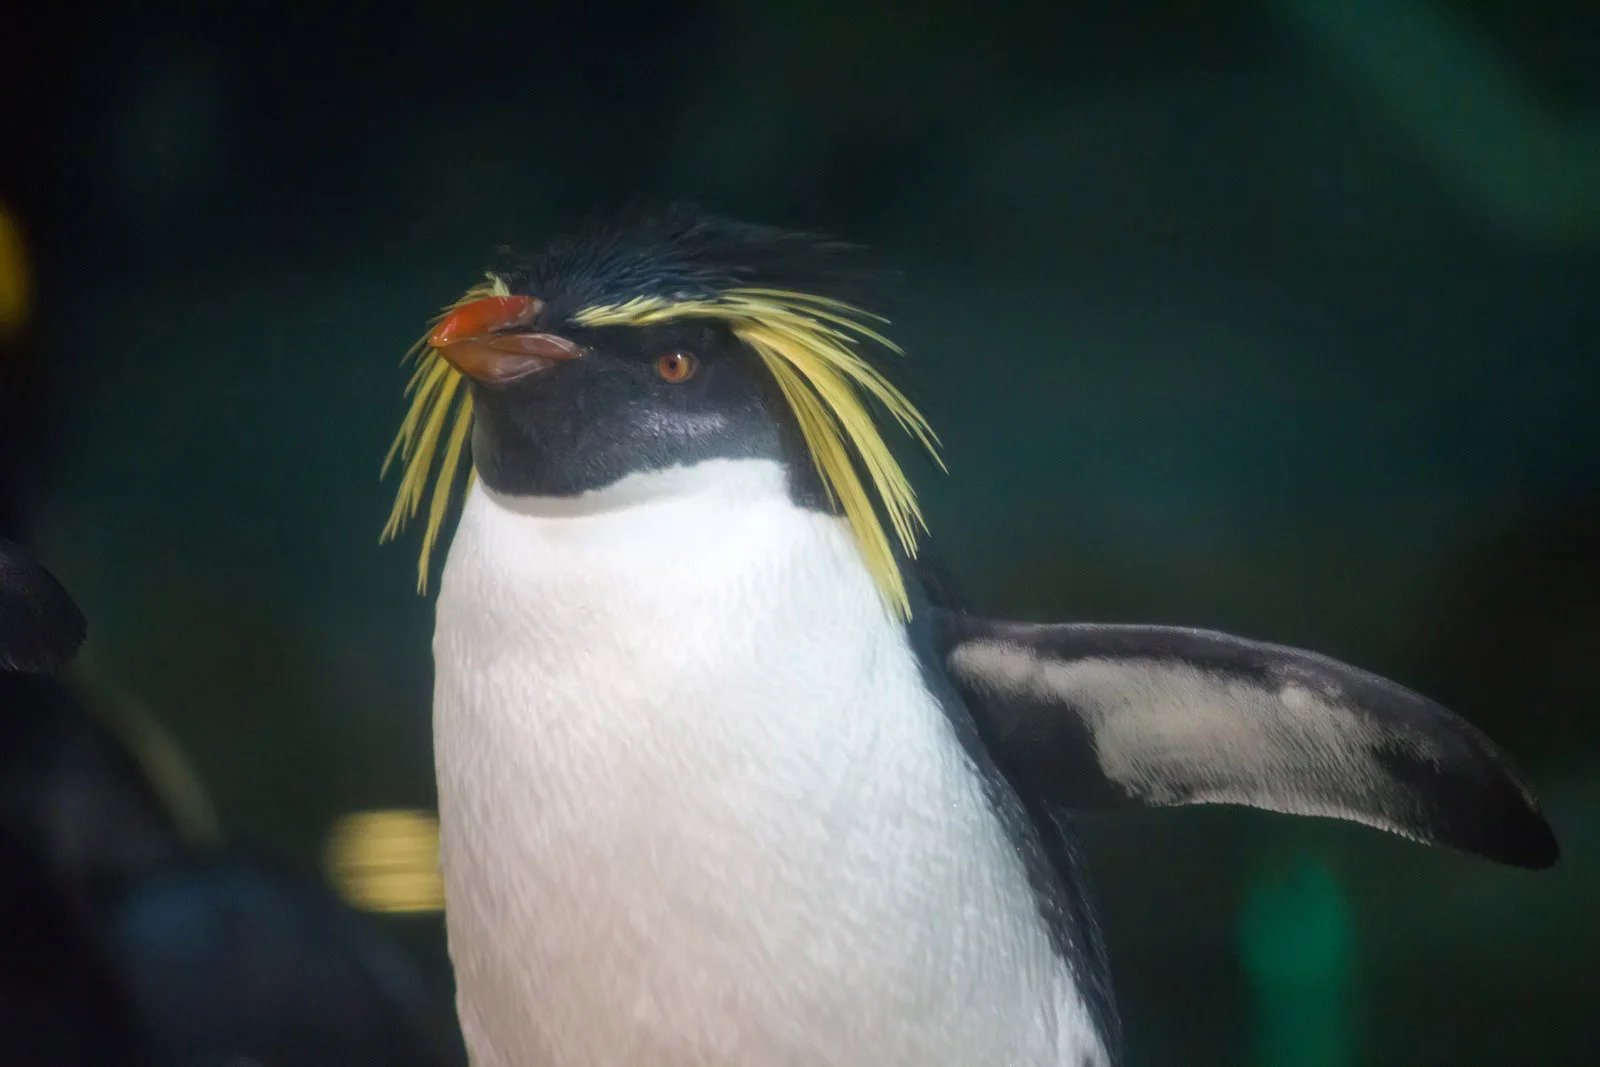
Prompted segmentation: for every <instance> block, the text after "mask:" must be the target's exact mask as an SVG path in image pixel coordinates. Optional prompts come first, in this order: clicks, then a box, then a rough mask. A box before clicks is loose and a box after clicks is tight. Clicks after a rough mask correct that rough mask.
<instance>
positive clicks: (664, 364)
mask: <svg viewBox="0 0 1600 1067" xmlns="http://www.w3.org/2000/svg"><path fill="white" fill-rule="evenodd" d="M699 367H700V361H699V360H697V359H695V358H694V354H693V353H691V352H668V353H667V354H666V355H664V356H662V357H661V358H660V359H658V360H656V373H657V374H659V375H661V377H662V378H663V379H664V380H666V381H669V382H672V383H673V384H674V385H676V384H677V383H678V382H686V381H688V380H689V379H690V378H692V377H694V372H695V371H696V370H698V369H699Z"/></svg>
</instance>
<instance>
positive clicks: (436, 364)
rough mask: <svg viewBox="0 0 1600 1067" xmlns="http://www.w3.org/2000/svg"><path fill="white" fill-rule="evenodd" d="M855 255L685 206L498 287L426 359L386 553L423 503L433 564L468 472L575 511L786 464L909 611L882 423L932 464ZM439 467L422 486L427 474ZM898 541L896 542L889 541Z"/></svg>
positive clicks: (577, 245) (562, 248)
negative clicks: (629, 492)
mask: <svg viewBox="0 0 1600 1067" xmlns="http://www.w3.org/2000/svg"><path fill="white" fill-rule="evenodd" d="M849 251H850V248H849V246H846V245H843V244H841V243H839V242H836V241H832V240H830V239H827V238H822V237H819V236H816V235H812V234H805V233H796V232H790V231H784V230H778V229H774V228H771V227H767V226H758V225H752V224H747V223H742V222H737V221H733V220H729V219H724V218H719V217H716V216H710V215H704V214H700V213H697V212H694V211H692V210H690V209H684V208H676V209H672V210H670V211H668V212H666V213H664V214H661V215H656V216H646V217H640V218H635V219H630V220H627V221H625V222H622V223H619V224H612V225H609V226H606V227H603V228H597V229H594V230H591V231H590V232H588V233H587V234H584V235H581V236H579V237H575V238H568V239H564V240H561V241H559V242H557V243H556V244H554V245H552V246H551V247H550V248H549V249H548V250H547V251H545V252H544V253H543V254H542V255H540V256H537V257H535V258H532V259H525V260H519V261H517V262H516V263H515V265H514V266H511V267H510V268H508V269H505V270H500V271H491V272H489V273H488V274H487V276H486V280H485V281H484V282H482V283H480V284H479V285H477V286H474V287H473V288H472V289H469V290H468V291H467V292H466V293H465V294H464V295H463V296H462V297H461V298H460V299H459V300H457V301H455V302H454V303H453V304H452V305H450V306H449V307H447V308H446V309H445V312H444V314H443V315H441V316H440V317H439V318H438V319H436V320H435V322H434V324H433V328H432V330H431V331H430V332H429V334H428V335H427V336H426V337H425V338H424V339H423V340H422V342H420V343H419V346H418V349H417V351H418V352H419V353H420V358H419V362H418V366H417V368H416V371H415V374H414V376H413V378H412V383H411V386H410V392H411V393H412V403H411V408H410V410H409V412H408V414H407V416H406V419H405V421H404V423H403V424H402V426H401V430H400V433H399V435H398V436H397V437H396V439H395V443H394V447H393V448H392V449H391V450H390V459H391V460H392V459H393V458H395V456H396V455H399V456H400V457H401V458H402V459H403V461H404V466H405V474H404V476H403V478H402V482H401V487H400V493H399V496H398V498H397V500H396V502H395V507H394V511H393V513H392V514H391V517H390V522H389V527H388V528H387V529H386V530H385V538H386V539H387V538H389V537H393V536H394V535H395V534H396V533H398V532H399V530H400V529H401V528H402V527H403V526H404V525H405V523H406V522H407V520H409V519H410V518H412V517H414V516H415V514H416V512H417V511H418V510H419V508H420V506H421V503H422V497H423V495H424V492H425V490H426V489H427V486H428V483H429V481H430V480H432V482H433V496H432V501H431V504H430V508H429V514H428V524H427V531H426V534H425V536H424V539H423V550H422V558H421V560H420V562H419V574H418V577H419V586H421V587H422V588H425V587H426V580H427V574H428V567H429V556H430V554H431V551H432V548H433V545H434V543H435V540H436V538H437V536H438V533H439V528H440V526H441V524H442V522H443V518H444V513H445V510H446V508H447V504H448V499H449V496H450V493H451V490H452V487H453V485H454V483H455V481H456V478H457V473H458V470H459V468H460V467H461V465H462V460H463V458H464V457H465V456H467V455H470V462H471V469H472V472H473V474H474V475H475V476H476V477H478V478H481V479H482V480H483V483H484V485H485V486H486V487H487V488H488V489H490V490H492V491H494V492H495V493H496V494H500V495H505V496H512V497H572V496H577V495H580V494H584V493H589V492H594V491H596V490H603V489H607V488H609V487H612V486H615V485H617V484H618V483H619V482H622V481H623V480H624V479H628V478H630V477H636V476H648V475H650V474H653V473H657V472H663V471H668V470H672V469H674V468H680V467H689V466H693V465H695V464H699V463H703V462H705V461H708V460H716V459H766V460H772V461H775V462H777V463H778V464H780V465H781V466H783V467H784V468H785V470H786V472H787V473H788V475H789V484H790V491H791V495H792V496H794V497H795V498H796V499H797V500H798V501H799V502H801V503H803V504H805V505H807V506H815V507H820V508H823V509H825V510H829V511H831V512H834V513H837V514H840V515H842V516H843V517H844V518H845V519H846V520H847V522H848V524H849V526H850V527H851V530H852V532H853V533H854V534H855V537H856V540H857V543H858V545H859V546H860V548H861V550H862V553H863V556H864V559H865V562H866V564H867V566H868V568H869V569H870V570H871V571H872V572H873V574H874V576H875V577H876V578H877V579H878V581H879V585H880V587H881V588H882V590H883V592H884V594H885V597H886V599H887V600H888V601H889V602H890V604H891V605H892V606H893V607H895V608H896V609H897V610H899V611H900V612H901V613H902V614H904V613H905V612H906V610H907V605H906V597H905V589H904V583H903V579H902V578H901V576H900V573H899V569H898V565H897V564H896V562H895V559H896V553H897V552H900V553H905V554H908V555H914V554H915V551H916V531H917V529H918V528H919V527H920V526H921V516H920V512H919V510H918V507H917V503H916V498H915V494H914V492H913V490H912V488H911V486H910V483H909V481H908V479H907V478H906V476H905V474H904V472H903V471H902V469H901V467H900V465H899V463H898V462H897V460H896V458H895V456H894V455H893V453H892V452H891V451H890V449H889V448H888V445H887V443H886V442H885V440H884V436H883V433H882V429H881V426H880V420H879V418H878V416H877V415H876V414H875V413H874V408H873V407H872V406H870V405H873V404H875V405H876V408H877V409H878V410H880V411H882V412H885V413H887V415H888V416H889V419H890V420H892V421H894V422H896V423H897V424H898V425H899V426H900V427H901V428H902V429H904V430H906V431H908V432H909V433H910V434H911V435H912V436H913V437H914V438H915V439H916V440H917V441H918V442H919V443H920V444H921V445H922V446H924V447H925V448H926V449H927V450H928V451H929V452H930V453H931V454H932V455H933V457H934V459H935V460H936V461H937V460H938V452H937V443H936V441H935V438H934V436H933V433H932V430H931V429H930V428H929V426H928V424H927V422H926V420H925V419H924V418H923V416H922V415H921V413H920V412H918V411H917V409H916V408H915V406H914V405H913V404H912V403H911V402H910V401H909V400H908V399H907V398H906V397H905V395H904V394H903V393H902V392H901V391H900V390H899V389H898V388H897V387H896V386H895V385H893V384H892V383H891V380H890V378H889V376H888V374H887V373H886V371H887V369H888V368H887V366H886V363H887V361H886V360H885V359H884V358H883V357H884V356H885V355H886V354H899V351H900V350H899V349H898V348H897V347H896V346H895V345H894V344H893V342H891V341H889V340H888V338H886V337H885V336H884V335H883V334H882V333H881V332H880V327H881V323H882V322H883V320H881V319H880V318H878V317H877V316H875V315H872V314H870V313H868V312H866V311H864V310H862V309H860V308H858V307H856V306H855V305H854V304H852V303H850V302H848V300H846V299H845V298H844V297H843V296H842V295H841V294H842V293H847V292H849V291H850V289H851V287H852V286H854V285H855V284H858V283H859V282H860V281H861V280H862V279H863V278H864V275H863V274H862V272H860V271H856V270H853V269H852V268H851V266H850V265H849V263H848V261H847V255H848V253H849ZM436 458H437V459H438V461H439V462H438V467H437V472H435V465H434V461H435V459H436ZM891 537H892V538H893V541H891Z"/></svg>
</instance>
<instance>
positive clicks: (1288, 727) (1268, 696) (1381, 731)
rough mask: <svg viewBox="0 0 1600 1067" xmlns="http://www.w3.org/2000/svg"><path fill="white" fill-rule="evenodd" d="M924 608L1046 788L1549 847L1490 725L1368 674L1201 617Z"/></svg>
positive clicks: (948, 653)
mask: <svg viewBox="0 0 1600 1067" xmlns="http://www.w3.org/2000/svg"><path fill="white" fill-rule="evenodd" d="M933 615H934V618H933V630H934V640H935V643H936V645H937V647H938V650H939V655H940V656H941V658H942V659H943V662H944V667H945V669H946V671H947V672H948V674H949V676H950V679H951V681H952V682H953V683H954V685H955V687H956V689H957V690H958V691H959V692H960V693H961V695H962V697H963V699H964V700H965V702H966V703H967V705H968V706H969V707H970V708H971V710H972V714H973V715H974V717H975V718H976V719H977V720H978V723H979V727H980V730H981V732H982V733H983V734H984V736H985V739H986V741H987V743H988V744H989V745H990V746H991V747H993V748H994V749H995V750H996V755H997V756H998V757H999V759H1000V761H1001V762H1002V763H1003V764H1005V765H1006V766H1007V767H1008V768H1009V769H1010V771H1011V773H1012V775H1013V776H1014V777H1015V780H1016V782H1017V785H1018V787H1019V788H1020V789H1022V790H1024V791H1027V792H1030V793H1033V794H1034V795H1035V796H1037V797H1039V798H1040V799H1043V800H1045V801H1046V802H1049V803H1053V804H1061V805H1065V806H1068V807H1072V808H1075V809H1079V810H1094V809H1108V808H1119V807H1130V806H1153V807H1167V806H1174V805H1180V804H1240V805H1246V806H1249V807H1255V808H1263V809H1265V810H1268V811H1276V812H1283V813H1286V814H1292V815H1315V816H1325V817H1329V818H1335V819H1345V820H1349V821H1352V822H1358V823H1364V824H1366V825H1368V826H1373V827H1376V828H1378V829H1381V830H1387V831H1390V832H1392V833H1397V834H1400V835H1403V836H1405V837H1409V838H1412V839H1414V840H1417V841H1422V842H1425V843H1429V844H1439V845H1444V846H1447V847H1451V848H1456V849H1460V850H1462V851H1465V852H1471V853H1475V854H1477V855H1479V856H1483V857H1485V858H1487V859H1491V860H1494V861H1496V862H1500V863H1505V864H1509V865H1513V866H1518V867H1532V868H1543V867H1548V866H1550V865H1551V864H1553V863H1554V862H1555V861H1556V859H1557V856H1558V855H1559V848H1558V846H1557V844H1556V839H1555V835H1554V834H1553V833H1552V832H1551V829H1550V826H1549V824H1548V823H1547V822H1546V821H1545V819H1544V816H1543V815H1542V814H1541V813H1540V811H1539V807H1538V802H1537V801H1536V800H1535V799H1534V797H1533V794H1532V792H1531V791H1530V790H1529V789H1528V787H1527V786H1526V785H1525V784H1524V783H1523V781H1522V778H1521V776H1520V775H1519V774H1518V772H1517V770H1516V768H1515V767H1513V766H1512V764H1511V762H1510V760H1509V759H1508V758H1507V757H1506V756H1505V755H1503V754H1502V753H1501V752H1500V751H1499V750H1498V748H1497V747H1496V746H1495V744H1494V742H1492V741H1490V740H1489V738H1487V737H1486V736H1484V734H1482V733H1481V732H1479V731H1478V730H1477V729H1476V728H1474V727H1473V726H1471V725H1470V724H1469V723H1467V722H1465V721H1464V720H1462V719H1460V718H1458V717H1457V716H1455V715H1453V714H1452V713H1450V712H1449V711H1447V710H1445V709H1444V708H1443V707H1440V706H1439V705H1438V704H1435V703H1434V702H1433V701H1431V700H1428V699H1427V698H1426V697H1423V696H1420V695H1419V694H1417V693H1414V692H1412V691H1410V690H1408V689H1405V688H1403V687H1401V686H1399V685H1397V684H1395V683H1394V682H1391V681H1388V680H1387V679H1384V678H1380V677H1378V676H1377V675H1374V674H1369V673H1367V672H1366V671H1362V670H1359V669H1357V668H1355V667H1351V666H1349V665H1347V664H1344V663H1340V662H1338V661H1337V660H1333V659H1329V658H1328V657H1326V656H1320V655H1317V654H1316V653H1313V652H1306V651H1302V650H1300V649H1295V648H1286V647H1284V646H1281V645H1270V644H1264V643H1261V642H1257V641H1248V640H1245V639H1243V638H1239V637H1233V636H1230V635H1228V634H1222V633H1215V632H1211V631H1206V630H1192V629H1184V628H1179V627H1164V626H1109V625H1094V624H1056V625H1040V624H1027V623H1009V622H995V621H990V620H986V619H979V618H975V617H973V616H970V615H965V614H962V613H959V612H953V611H946V610H941V609H934V611H933Z"/></svg>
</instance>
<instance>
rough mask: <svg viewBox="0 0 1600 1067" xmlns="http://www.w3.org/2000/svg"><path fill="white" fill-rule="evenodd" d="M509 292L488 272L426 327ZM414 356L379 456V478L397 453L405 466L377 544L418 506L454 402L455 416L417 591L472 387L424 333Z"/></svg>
mask: <svg viewBox="0 0 1600 1067" xmlns="http://www.w3.org/2000/svg"><path fill="white" fill-rule="evenodd" d="M509 295H511V290H510V289H508V288H507V287H506V283H505V282H504V281H503V280H502V279H500V278H499V277H497V276H495V275H493V274H490V275H488V276H487V277H486V278H485V280H484V281H483V282H481V283H479V284H478V285H475V286H473V287H472V288H471V289H468V290H467V291H466V292H465V293H463V294H462V295H461V298H460V299H459V300H456V301H455V302H454V303H452V304H451V305H450V306H449V307H447V308H445V309H444V310H443V311H442V312H440V313H439V314H438V315H437V316H435V317H434V319H433V322H432V323H430V326H432V325H433V324H436V323H438V322H440V321H441V320H442V319H443V318H444V317H445V316H446V315H448V314H450V312H452V311H454V310H455V309H456V308H458V307H460V306H461V305H463V304H470V303H471V302H472V301H474V300H481V299H482V298H483V297H486V296H509ZM413 356H416V357H417V369H416V371H415V373H413V374H412V375H411V381H410V382H409V383H408V384H407V385H406V393H407V394H408V395H410V396H411V406H410V408H408V409H407V411H406V417H405V419H404V420H403V421H402V422H401V423H400V432H399V433H397V434H396V435H395V439H394V443H393V444H391V445H390V446H389V454H388V455H387V456H385V457H384V459H383V470H382V472H381V473H380V475H379V477H382V476H384V475H387V474H388V473H389V466H390V464H392V463H393V462H394V460H395V457H396V456H399V457H400V461H401V463H402V464H403V465H404V468H405V469H404V473H403V474H401V476H400V491H399V493H398V494H397V495H396V496H395V501H394V508H393V509H392V510H391V511H390V512H389V521H388V523H387V524H386V525H385V526H384V528H383V536H382V537H381V538H380V539H379V541H380V543H382V542H384V541H391V540H393V539H394V538H396V537H398V536H399V535H400V532H401V531H402V530H404V529H405V527H406V524H407V523H408V522H409V521H410V520H412V519H414V518H416V516H417V509H418V508H419V507H421V506H422V496H423V492H424V491H425V490H426V489H427V488H428V475H429V473H430V472H431V471H432V470H433V459H434V456H435V454H436V453H437V452H438V451H439V440H440V438H441V437H442V436H443V434H444V427H445V423H446V422H449V421H450V409H451V407H452V406H454V407H455V421H454V423H453V424H452V425H451V428H450V436H449V438H448V440H447V441H446V443H445V449H444V457H443V459H442V461H441V462H440V464H439V470H438V473H437V474H436V475H435V477H434V481H433V499H432V501H431V502H430V503H429V506H428V524H427V526H426V528H425V529H424V531H423V535H422V552H421V554H420V555H419V556H418V558H417V592H419V593H425V592H427V589H428V562H429V560H430V558H431V557H432V556H433V548H434V545H435V544H437V543H438V540H439V530H440V529H441V528H442V527H443V526H444V513H445V511H446V509H447V508H448V507H449V504H450V493H451V491H452V490H453V489H454V488H455V482H456V474H457V472H458V469H459V468H460V466H461V456H462V454H463V452H464V451H465V445H466V440H467V432H468V431H469V430H470V429H471V428H472V392H471V390H468V389H464V388H462V374H461V372H460V371H458V370H456V369H455V368H454V367H452V366H451V365H450V364H449V363H447V362H446V361H445V360H444V358H443V357H441V356H440V355H439V353H438V352H437V351H435V350H434V349H432V348H430V347H429V346H428V335H427V334H424V335H423V337H422V339H421V340H420V341H418V342H417V343H416V344H415V345H412V346H411V350H410V351H409V352H407V353H406V356H405V358H406V359H411V358H412V357H413ZM402 362H404V361H403V360H402ZM467 478H468V482H467V484H468V485H471V479H472V472H470V471H469V472H468V475H467Z"/></svg>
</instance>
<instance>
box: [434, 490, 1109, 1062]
mask: <svg viewBox="0 0 1600 1067" xmlns="http://www.w3.org/2000/svg"><path fill="white" fill-rule="evenodd" d="M641 494H643V495H641ZM651 494H653V495H651ZM527 503H528V502H522V503H516V502H511V501H506V500H501V499H497V498H494V497H493V496H492V495H491V494H489V493H487V492H486V491H485V490H484V489H483V488H482V486H481V485H479V486H477V487H475V488H474V489H473V491H472V493H471V494H470V496H469V499H468V501H467V504H466V507H465V511H464V513H463V516H462V520H461V524H460V527H459V530H458V532H457V533H456V536H455V540H454V543H453V545H452V547H451V550H450V556H449V560H448V563H447V564H446V568H445V573H444V577H443V581H442V585H441V589H440V595H439V603H438V629H437V632H436V635H435V639H434V653H435V660H436V665H437V667H436V670H437V675H436V691H435V702H434V728H435V734H436V737H435V751H436V760H437V769H438V776H439V804H440V813H441V819H442V841H441V861H442V864H443V868H444V875H445V883H446V892H447V901H448V903H447V908H446V921H447V927H448V931H449V940H450V952H451V957H452V960H453V962H454V966H455V971H456V980H457V986H458V1006H459V1010H460V1014H461V1022H462V1028H463V1031H464V1032H465V1035H466V1038H467V1042H468V1047H469V1049H470V1052H471V1054H472V1059H473V1063H474V1065H475V1067H546V1065H548V1067H658V1065H691V1064H693V1065H727V1067H786V1065H807V1067H810V1065H817V1067H821V1065H839V1067H847V1065H848V1067H901V1065H903V1067H940V1065H946V1064H948V1065H951V1067H956V1065H959V1067H1001V1065H1016V1067H1024V1065H1028V1067H1031V1065H1039V1067H1046V1065H1048V1067H1057V1065H1060V1064H1071V1065H1073V1067H1077V1065H1078V1064H1080V1063H1089V1064H1095V1063H1100V1062H1101V1061H1102V1059H1103V1055H1104V1054H1103V1052H1102V1050H1101V1049H1100V1046H1099V1043H1098V1041H1097V1040H1096V1039H1095V1037H1094V1035H1093V1033H1092V1031H1091V1030H1090V1028H1089V1023H1088V1018H1087V1015H1086V1013H1085V1011H1084V1009H1083V1006H1082V1003H1081V1001H1080V1000H1079V998H1078V996H1077V994H1076V993H1075V991H1074V989H1073V987H1072V982H1071V979H1070V976H1069V974H1068V973H1067V970H1066V968H1065V967H1064V965H1062V964H1061V962H1060V961H1059V960H1058V959H1057V958H1056V957H1055V956H1054V955H1053V953H1052V952H1051V949H1050V945H1049V940H1048V937H1047V931H1046V929H1045V927H1044V924H1043V921H1042V920H1041V919H1040V918H1039V916H1038V913H1037V911H1036V908H1035V905H1034V901H1033V899H1032V896H1031V894H1030V891H1029V889H1028V887H1027V884H1026V880H1025V877H1024V872H1023V869H1022V865H1021V862H1020V860H1019V859H1018V858H1017V856H1016V853H1015V851H1014V849H1013V848H1012V847H1011V845H1010V844H1009V842H1008V841H1007V839H1006V837H1005V834H1004V832H1003V831H1002V829H1001V827H1000V826H999V825H998V823H997V822H996V820H994V819H993V818H992V817H991V816H990V814H989V809H988V807H987V805H986V803H985V801H984V798H983V795H982V790H981V784H980V782H979V780H978V778H977V777H976V775H975V773H974V771H973V768H972V766H971V764H970V762H969V761H968V760H967V758H966V756H965V755H964V754H963V753H962V751H961V749H960V747H959V745H958V743H957V741H956V740H955V738H954V737H953V735H952V734H951V731H950V730H949V727H948V726H947V724H946V721H945V718H944V715H943V713H942V711H941V710H940V709H939V707H938V706H937V704H936V702H935V701H934V700H933V698H932V697H931V696H929V695H928V694H927V692H926V690H925V689H924V688H923V686H922V684H921V681H920V678H919V676H918V668H917V664H916V662H915V659H914V656H913V655H912V653H911V651H910V649H909V648H908V646H907V643H906V641H905V638H904V636H903V631H902V630H901V628H900V627H899V626H898V625H896V624H894V623H893V622H892V621H891V620H890V619H889V618H888V616H887V615H886V614H885V611H884V608H883V607H882V604H881V601H880V600H879V599H878V595H877V592H876V590H875V588H874V587H873V585H872V583H871V579H870V578H869V577H868V575H867V573H866V572H865V570H864V568H863V567H862V566H861V564H860V562H859V558H858V557H857V555H856V554H855V549H854V547H853V544H852V543H851V541H850V540H849V534H848V531H847V530H846V528H845V527H844V526H843V525H842V524H841V523H839V522H837V521H836V520H833V519H829V518H826V517H824V516H819V515H816V514H814V513H809V512H805V511H802V510H800V509H798V508H795V507H794V506H792V505H791V504H790V503H789V501H788V500H787V498H786V496H785V494H784V489H783V475H782V472H781V470H780V469H779V468H778V467H776V466H775V465H772V464H768V463H755V462H744V463H733V462H729V461H717V462H716V463H714V464H703V465H701V466H699V467H696V468H693V469H691V470H689V471H684V472H678V473H677V474H675V475H655V476H653V477H652V478H651V479H645V480H640V481H637V482H634V483H633V484H632V485H629V483H624V484H623V485H622V486H619V487H617V488H614V489H612V490H607V491H606V493H604V494H599V495H597V496H595V497H593V498H590V499H588V500H584V501H580V502H579V503H578V504H577V505H574V504H571V503H567V504H561V503H559V502H556V501H539V502H533V504H534V508H530V507H528V506H527ZM514 508H515V509H518V510H512V509H514ZM535 509H542V510H538V511H537V513H530V512H533V511H535ZM1080 1057H1081V1058H1080Z"/></svg>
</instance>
